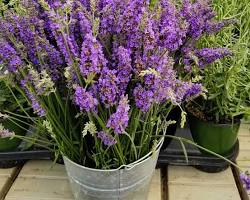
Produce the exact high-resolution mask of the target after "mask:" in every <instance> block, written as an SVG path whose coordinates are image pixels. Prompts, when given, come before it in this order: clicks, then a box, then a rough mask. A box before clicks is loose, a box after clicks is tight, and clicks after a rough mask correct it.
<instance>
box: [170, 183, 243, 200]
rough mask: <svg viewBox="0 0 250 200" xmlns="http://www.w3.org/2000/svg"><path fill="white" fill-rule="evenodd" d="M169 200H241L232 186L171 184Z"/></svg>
mask: <svg viewBox="0 0 250 200" xmlns="http://www.w3.org/2000/svg"><path fill="white" fill-rule="evenodd" d="M169 200H240V196H239V194H238V191H237V188H232V186H231V185H216V186H213V185H204V184H203V185H186V184H178V185H176V184H174V185H173V184H170V185H169Z"/></svg>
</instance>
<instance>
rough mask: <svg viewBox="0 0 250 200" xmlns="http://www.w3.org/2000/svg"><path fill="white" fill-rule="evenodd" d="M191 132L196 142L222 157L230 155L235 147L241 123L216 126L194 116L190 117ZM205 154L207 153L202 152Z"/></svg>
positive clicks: (190, 115)
mask: <svg viewBox="0 0 250 200" xmlns="http://www.w3.org/2000/svg"><path fill="white" fill-rule="evenodd" d="M188 119H189V126H190V131H191V133H192V137H193V140H194V142H196V143H197V144H198V145H200V146H202V147H204V148H206V149H208V150H211V151H213V152H215V153H217V154H220V155H226V154H228V153H229V152H230V151H231V150H232V149H233V147H234V145H235V143H236V141H237V136H238V131H239V127H240V122H237V123H231V124H216V123H213V122H205V121H201V120H200V119H198V118H197V117H195V116H194V115H192V114H189V115H188ZM200 151H201V152H202V153H204V154H208V153H207V152H205V151H202V150H200Z"/></svg>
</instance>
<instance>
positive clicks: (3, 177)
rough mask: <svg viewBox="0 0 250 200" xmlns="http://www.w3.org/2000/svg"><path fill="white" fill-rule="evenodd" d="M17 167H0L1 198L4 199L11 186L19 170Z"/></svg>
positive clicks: (0, 199)
mask: <svg viewBox="0 0 250 200" xmlns="http://www.w3.org/2000/svg"><path fill="white" fill-rule="evenodd" d="M17 170H18V169H17V168H16V167H14V168H10V169H0V200H3V199H4V197H5V195H6V194H7V192H8V190H9V188H10V187H11V185H12V183H13V181H14V177H15V175H16V172H17Z"/></svg>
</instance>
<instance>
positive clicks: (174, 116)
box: [162, 106, 181, 149]
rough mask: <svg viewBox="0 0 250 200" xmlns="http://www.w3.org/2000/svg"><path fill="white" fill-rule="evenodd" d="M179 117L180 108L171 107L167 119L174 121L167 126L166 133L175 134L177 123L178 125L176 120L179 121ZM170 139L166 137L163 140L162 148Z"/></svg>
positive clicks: (165, 146)
mask: <svg viewBox="0 0 250 200" xmlns="http://www.w3.org/2000/svg"><path fill="white" fill-rule="evenodd" d="M180 117H181V109H180V108H179V107H178V106H177V107H175V108H173V109H172V110H171V111H170V113H169V115H168V117H167V121H168V120H174V121H176V123H175V124H171V125H169V126H168V128H167V131H166V134H167V135H175V133H176V130H177V125H178V123H177V122H178V121H179V119H180ZM171 141H172V138H168V137H166V138H165V140H164V143H163V145H162V149H166V148H167V147H168V145H169V144H170V142H171Z"/></svg>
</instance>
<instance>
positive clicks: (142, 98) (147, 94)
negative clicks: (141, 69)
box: [133, 84, 154, 112]
mask: <svg viewBox="0 0 250 200" xmlns="http://www.w3.org/2000/svg"><path fill="white" fill-rule="evenodd" d="M133 96H134V99H135V105H136V106H137V108H139V109H140V110H141V111H143V112H147V111H148V110H149V108H150V106H151V105H152V103H153V96H154V92H153V91H151V90H146V89H145V88H143V87H142V85H140V84H139V85H138V86H136V87H135V89H134V91H133Z"/></svg>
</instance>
